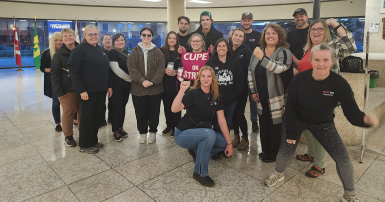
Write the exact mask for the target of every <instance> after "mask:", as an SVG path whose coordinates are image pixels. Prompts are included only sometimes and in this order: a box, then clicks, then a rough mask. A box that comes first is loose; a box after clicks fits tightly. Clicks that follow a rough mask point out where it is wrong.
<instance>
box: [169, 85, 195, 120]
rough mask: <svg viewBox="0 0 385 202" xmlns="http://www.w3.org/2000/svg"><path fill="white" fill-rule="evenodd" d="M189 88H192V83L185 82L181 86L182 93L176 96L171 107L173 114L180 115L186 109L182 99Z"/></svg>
mask: <svg viewBox="0 0 385 202" xmlns="http://www.w3.org/2000/svg"><path fill="white" fill-rule="evenodd" d="M189 87H190V81H183V82H182V83H181V84H180V91H179V92H178V94H177V95H176V97H175V99H174V102H173V103H172V105H171V111H172V112H173V113H178V112H180V111H182V109H184V108H185V106H184V104H183V103H182V99H183V96H184V93H185V92H186V90H187V89H188V88H189Z"/></svg>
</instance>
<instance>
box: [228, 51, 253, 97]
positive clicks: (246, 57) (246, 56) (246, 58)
mask: <svg viewBox="0 0 385 202" xmlns="http://www.w3.org/2000/svg"><path fill="white" fill-rule="evenodd" d="M252 54H253V51H252V50H251V49H250V47H249V46H248V45H246V44H242V45H240V46H239V47H238V48H237V49H235V50H234V51H233V52H232V54H231V57H235V58H237V59H238V61H239V62H240V63H241V66H242V70H243V80H244V81H245V84H244V90H246V91H248V90H249V88H248V85H247V75H248V71H249V64H250V58H251V55H252Z"/></svg>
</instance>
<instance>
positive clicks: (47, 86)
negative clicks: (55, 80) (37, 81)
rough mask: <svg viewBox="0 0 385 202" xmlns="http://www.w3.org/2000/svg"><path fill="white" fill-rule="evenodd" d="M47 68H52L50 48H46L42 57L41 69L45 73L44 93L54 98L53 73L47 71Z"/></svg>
mask: <svg viewBox="0 0 385 202" xmlns="http://www.w3.org/2000/svg"><path fill="white" fill-rule="evenodd" d="M45 69H51V54H50V52H49V48H48V49H45V50H44V51H43V53H42V54H41V58H40V71H41V72H43V73H44V95H45V96H47V97H49V98H52V83H51V74H50V73H49V72H45Z"/></svg>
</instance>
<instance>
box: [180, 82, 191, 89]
mask: <svg viewBox="0 0 385 202" xmlns="http://www.w3.org/2000/svg"><path fill="white" fill-rule="evenodd" d="M190 84H191V83H190V81H182V82H181V83H180V90H181V91H186V90H187V89H188V88H189V87H190Z"/></svg>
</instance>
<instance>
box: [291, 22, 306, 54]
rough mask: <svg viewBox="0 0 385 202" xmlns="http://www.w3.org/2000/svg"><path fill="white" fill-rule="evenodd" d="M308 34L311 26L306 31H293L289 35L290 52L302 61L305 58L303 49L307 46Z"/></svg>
mask: <svg viewBox="0 0 385 202" xmlns="http://www.w3.org/2000/svg"><path fill="white" fill-rule="evenodd" d="M308 32H309V26H307V27H306V28H305V29H297V28H296V29H293V30H291V31H290V32H289V33H288V34H287V43H289V44H290V51H291V52H292V53H293V54H294V56H295V57H296V58H297V59H298V60H301V59H302V57H303V54H304V52H303V48H304V47H305V45H306V40H307V34H308Z"/></svg>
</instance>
